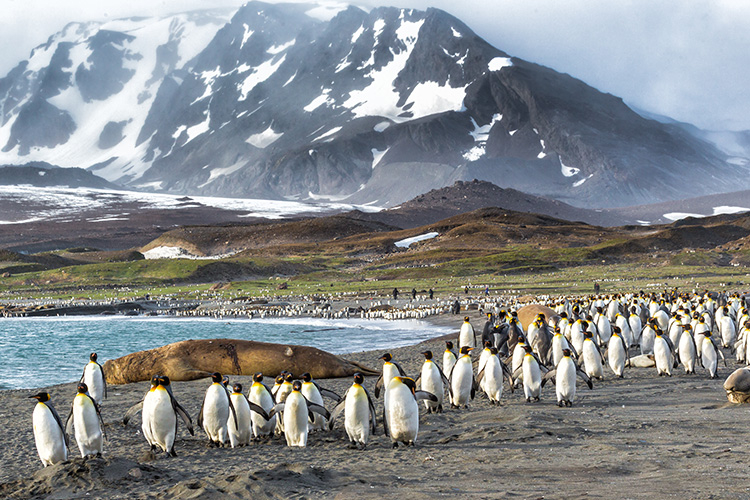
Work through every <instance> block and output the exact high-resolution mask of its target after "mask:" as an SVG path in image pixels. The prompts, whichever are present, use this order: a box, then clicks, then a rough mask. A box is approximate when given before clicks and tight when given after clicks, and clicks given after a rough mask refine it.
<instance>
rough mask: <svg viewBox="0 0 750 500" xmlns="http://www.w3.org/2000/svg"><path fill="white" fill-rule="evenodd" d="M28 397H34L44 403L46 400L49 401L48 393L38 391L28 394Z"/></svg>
mask: <svg viewBox="0 0 750 500" xmlns="http://www.w3.org/2000/svg"><path fill="white" fill-rule="evenodd" d="M29 399H36V400H37V401H39V402H40V403H46V402H47V401H49V393H48V392H39V393H37V394H34V395H33V396H29Z"/></svg>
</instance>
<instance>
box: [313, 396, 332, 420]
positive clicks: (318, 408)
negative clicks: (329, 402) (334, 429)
mask: <svg viewBox="0 0 750 500" xmlns="http://www.w3.org/2000/svg"><path fill="white" fill-rule="evenodd" d="M313 413H317V414H318V415H323V416H324V417H325V418H327V419H330V418H331V414H330V413H328V410H326V409H325V407H324V406H320V405H319V404H315V403H311V402H309V401H308V402H307V415H308V417H310V420H312V421H313V422H314V421H315V415H313Z"/></svg>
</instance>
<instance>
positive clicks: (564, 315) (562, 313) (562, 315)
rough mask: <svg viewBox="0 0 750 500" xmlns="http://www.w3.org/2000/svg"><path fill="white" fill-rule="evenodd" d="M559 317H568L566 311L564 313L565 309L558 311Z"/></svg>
mask: <svg viewBox="0 0 750 500" xmlns="http://www.w3.org/2000/svg"><path fill="white" fill-rule="evenodd" d="M560 317H561V318H567V317H568V313H566V312H565V311H563V312H561V313H560Z"/></svg>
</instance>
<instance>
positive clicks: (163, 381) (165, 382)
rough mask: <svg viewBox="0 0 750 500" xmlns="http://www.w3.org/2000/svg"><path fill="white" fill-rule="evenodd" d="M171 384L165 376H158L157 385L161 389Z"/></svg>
mask: <svg viewBox="0 0 750 500" xmlns="http://www.w3.org/2000/svg"><path fill="white" fill-rule="evenodd" d="M171 383H172V382H171V381H170V380H169V377H167V376H166V375H159V385H160V386H162V387H169V385H170V384H171Z"/></svg>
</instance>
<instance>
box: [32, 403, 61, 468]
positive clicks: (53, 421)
mask: <svg viewBox="0 0 750 500" xmlns="http://www.w3.org/2000/svg"><path fill="white" fill-rule="evenodd" d="M29 398H30V399H36V400H37V404H36V406H35V407H34V413H33V414H32V417H31V420H32V423H33V426H34V441H35V442H36V451H37V452H38V453H39V458H40V459H41V461H42V464H44V466H45V467H47V466H48V465H55V464H57V463H60V462H64V461H66V460H67V459H68V444H69V443H68V436H67V435H66V434H65V430H64V429H63V423H62V421H61V420H60V416H59V415H58V414H57V411H55V407H54V406H52V404H51V403H50V402H49V401H50V395H49V393H47V392H40V393H38V394H34V395H33V396H29Z"/></svg>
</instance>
